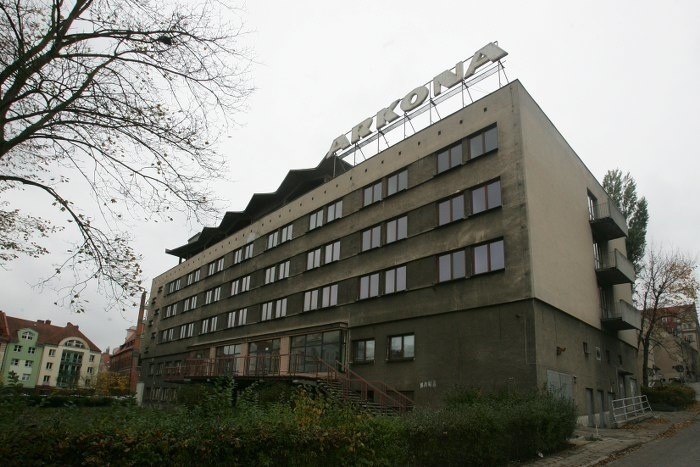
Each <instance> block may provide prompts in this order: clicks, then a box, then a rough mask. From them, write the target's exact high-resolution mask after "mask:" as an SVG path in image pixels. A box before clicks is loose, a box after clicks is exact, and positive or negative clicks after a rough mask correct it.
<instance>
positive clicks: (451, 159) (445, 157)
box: [437, 141, 462, 173]
mask: <svg viewBox="0 0 700 467" xmlns="http://www.w3.org/2000/svg"><path fill="white" fill-rule="evenodd" d="M459 165H462V142H461V141H460V142H459V143H457V144H453V145H452V146H450V147H447V148H445V149H443V150H442V151H440V152H438V155H437V173H442V172H445V171H447V170H450V169H452V168H454V167H457V166H459Z"/></svg>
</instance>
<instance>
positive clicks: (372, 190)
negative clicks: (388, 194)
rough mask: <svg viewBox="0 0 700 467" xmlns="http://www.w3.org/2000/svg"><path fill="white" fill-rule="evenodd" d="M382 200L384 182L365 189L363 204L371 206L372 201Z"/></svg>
mask: <svg viewBox="0 0 700 467" xmlns="http://www.w3.org/2000/svg"><path fill="white" fill-rule="evenodd" d="M381 200H382V182H381V181H380V182H378V183H375V184H374V185H371V186H368V187H367V188H365V190H364V197H363V204H362V205H363V206H369V205H370V204H372V203H376V202H377V201H381Z"/></svg>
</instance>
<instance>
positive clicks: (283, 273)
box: [277, 261, 289, 280]
mask: <svg viewBox="0 0 700 467" xmlns="http://www.w3.org/2000/svg"><path fill="white" fill-rule="evenodd" d="M287 277H289V261H285V262H283V263H280V264H279V265H278V266H277V279H278V280H281V279H286V278H287Z"/></svg>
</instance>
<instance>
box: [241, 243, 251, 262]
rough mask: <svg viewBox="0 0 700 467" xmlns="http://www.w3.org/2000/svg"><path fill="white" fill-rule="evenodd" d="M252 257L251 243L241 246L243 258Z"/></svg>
mask: <svg viewBox="0 0 700 467" xmlns="http://www.w3.org/2000/svg"><path fill="white" fill-rule="evenodd" d="M252 257H253V243H252V242H251V243H249V244H247V245H246V246H245V247H243V259H244V260H246V259H250V258H252Z"/></svg>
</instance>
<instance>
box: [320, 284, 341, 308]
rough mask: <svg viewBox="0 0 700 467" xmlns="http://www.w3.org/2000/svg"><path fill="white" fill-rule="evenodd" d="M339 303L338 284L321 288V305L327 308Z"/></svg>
mask: <svg viewBox="0 0 700 467" xmlns="http://www.w3.org/2000/svg"><path fill="white" fill-rule="evenodd" d="M337 304H338V284H333V285H329V286H326V287H323V288H322V289H321V306H322V307H323V308H327V307H329V306H335V305H337Z"/></svg>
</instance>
